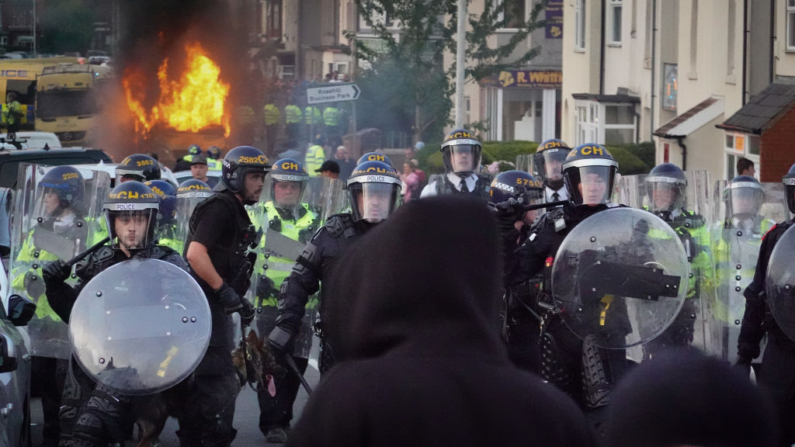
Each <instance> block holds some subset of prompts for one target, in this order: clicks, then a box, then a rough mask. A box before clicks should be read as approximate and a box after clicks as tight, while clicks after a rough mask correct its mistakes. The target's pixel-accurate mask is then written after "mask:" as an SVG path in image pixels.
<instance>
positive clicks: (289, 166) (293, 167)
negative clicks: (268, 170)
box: [282, 161, 298, 171]
mask: <svg viewBox="0 0 795 447" xmlns="http://www.w3.org/2000/svg"><path fill="white" fill-rule="evenodd" d="M282 169H284V170H285V171H291V170H292V171H297V170H298V163H293V162H292V161H285V162H284V163H282Z"/></svg>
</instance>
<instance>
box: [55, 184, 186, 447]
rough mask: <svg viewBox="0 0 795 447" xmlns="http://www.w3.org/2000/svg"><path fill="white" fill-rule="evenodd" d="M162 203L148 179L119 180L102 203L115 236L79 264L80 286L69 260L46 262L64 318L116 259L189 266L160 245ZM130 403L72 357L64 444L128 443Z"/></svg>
mask: <svg viewBox="0 0 795 447" xmlns="http://www.w3.org/2000/svg"><path fill="white" fill-rule="evenodd" d="M158 206H159V204H158V200H157V197H156V196H155V194H154V193H153V192H152V190H151V189H149V188H148V187H147V186H145V185H144V184H142V183H139V182H125V183H122V184H119V185H118V186H116V187H115V188H114V189H113V191H111V192H110V194H108V197H107V198H106V199H105V201H104V203H103V208H104V210H105V220H106V223H107V227H108V229H109V230H110V236H111V241H110V242H109V244H108V245H105V246H103V247H102V248H100V249H99V250H98V251H96V252H94V253H92V254H91V255H89V256H88V257H87V258H86V259H83V260H82V261H80V262H79V263H78V264H77V266H76V267H75V274H76V275H77V277H78V279H79V280H78V283H77V285H75V286H74V287H72V286H70V285H69V284H67V283H66V282H65V280H66V279H67V278H68V277H69V275H70V273H71V267H69V266H68V265H67V264H66V263H65V262H64V261H62V260H58V261H53V262H51V263H49V264H47V266H46V267H45V268H44V271H43V276H44V282H45V285H46V289H47V300H48V301H49V302H50V304H51V305H52V308H53V309H54V310H55V312H57V313H58V315H59V316H60V317H61V318H62V319H63V320H64V321H66V322H68V321H69V316H70V314H71V311H72V306H73V305H74V303H75V300H76V299H77V296H78V294H79V292H80V290H82V288H83V287H84V286H85V284H87V283H88V282H89V281H90V280H91V279H92V278H93V277H94V276H96V275H97V274H99V273H100V272H101V271H103V270H105V269H107V268H108V267H110V266H112V265H114V264H117V263H120V262H122V261H126V260H128V259H144V258H149V259H159V260H162V261H165V262H169V263H171V264H174V265H176V266H178V267H180V268H182V269H184V270H186V271H187V270H188V266H187V264H186V263H185V261H184V260H183V259H182V258H181V257H180V256H179V254H178V253H176V252H175V251H173V250H171V249H170V248H168V247H162V246H158V245H155V237H154V234H155V226H156V221H157V214H158ZM149 280H156V278H149ZM131 406H132V400H131V398H130V396H122V395H119V394H118V393H116V392H114V391H112V390H110V389H107V388H106V387H104V386H103V385H97V384H96V383H95V382H94V381H93V380H91V378H89V377H88V376H87V375H86V374H85V372H83V370H82V369H81V368H80V367H79V366H78V365H77V363H76V361H75V360H74V358H72V359H71V360H70V363H69V368H68V373H67V377H66V383H65V385H64V391H63V396H62V400H61V409H60V419H61V441H60V445H61V446H86V447H88V446H91V447H100V446H102V447H104V446H107V445H108V444H112V443H123V442H124V439H125V434H126V427H127V424H128V423H129V418H130V411H131Z"/></svg>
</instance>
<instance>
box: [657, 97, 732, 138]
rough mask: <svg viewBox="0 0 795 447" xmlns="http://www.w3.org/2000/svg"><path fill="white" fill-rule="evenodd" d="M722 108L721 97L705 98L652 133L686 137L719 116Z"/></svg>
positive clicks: (662, 135)
mask: <svg viewBox="0 0 795 447" xmlns="http://www.w3.org/2000/svg"><path fill="white" fill-rule="evenodd" d="M723 110H724V101H723V98H718V97H714V96H713V97H711V98H707V99H705V100H704V101H701V102H700V103H698V104H697V105H695V106H694V107H692V108H691V109H690V110H688V111H687V112H685V113H683V114H681V115H679V116H677V117H676V118H674V119H672V120H671V121H668V122H667V123H666V124H665V125H664V126H662V127H660V128H659V129H657V130H655V131H654V135H655V136H658V137H663V138H677V137H686V136H688V135H690V134H691V133H693V132H695V131H696V130H698V129H700V128H701V127H703V126H704V125H705V124H707V123H708V122H710V121H712V120H714V119H715V118H717V117H719V116H721V115H722V114H723Z"/></svg>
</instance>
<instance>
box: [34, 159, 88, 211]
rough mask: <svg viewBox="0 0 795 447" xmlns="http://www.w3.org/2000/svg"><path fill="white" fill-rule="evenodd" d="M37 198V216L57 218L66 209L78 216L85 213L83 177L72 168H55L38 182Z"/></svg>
mask: <svg viewBox="0 0 795 447" xmlns="http://www.w3.org/2000/svg"><path fill="white" fill-rule="evenodd" d="M38 196H39V201H40V204H38V205H37V207H36V209H37V210H38V212H37V213H36V215H38V216H46V217H48V218H54V217H59V216H61V215H62V214H63V213H64V211H66V210H67V209H71V210H72V212H74V213H75V214H76V215H79V216H82V215H83V214H84V212H85V211H84V209H83V206H84V205H83V176H82V175H81V174H80V171H78V170H77V169H76V168H73V167H72V166H56V167H54V168H52V169H50V170H49V171H47V173H46V174H44V176H43V177H42V179H41V180H40V181H39V184H38Z"/></svg>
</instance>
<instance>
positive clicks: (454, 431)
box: [288, 197, 595, 447]
mask: <svg viewBox="0 0 795 447" xmlns="http://www.w3.org/2000/svg"><path fill="white" fill-rule="evenodd" d="M500 253H501V252H500V242H499V239H498V232H497V222H496V219H495V217H494V216H493V215H492V214H491V212H490V211H489V210H488V209H487V208H486V207H484V206H483V204H482V202H480V201H478V200H475V199H472V198H456V197H437V198H429V199H425V200H418V201H413V202H410V203H408V204H406V205H404V206H403V207H401V208H400V209H399V210H398V211H397V212H396V213H395V215H394V216H393V217H391V218H390V219H389V220H388V221H387V222H386V223H384V224H382V225H379V226H378V227H377V228H375V229H373V230H372V231H371V232H369V233H368V234H367V235H366V236H364V237H363V238H362V239H361V240H360V241H359V242H357V243H356V244H355V245H353V246H351V247H350V248H349V250H348V251H347V252H346V253H345V255H344V256H343V257H342V258H341V259H340V261H339V264H338V265H340V266H345V267H344V268H340V269H339V270H338V274H337V275H336V276H335V277H333V278H332V279H331V287H329V291H330V294H331V295H332V296H331V298H332V299H330V300H328V302H327V304H328V307H327V317H326V318H327V320H326V321H327V323H328V325H329V329H330V331H329V332H330V336H331V337H333V340H332V343H334V344H335V349H336V351H335V354H336V355H337V360H338V361H339V363H337V364H336V366H335V367H334V369H332V370H331V371H330V372H329V373H328V374H327V375H326V377H325V378H324V381H323V382H322V383H321V385H320V387H319V388H318V389H317V390H316V392H315V393H314V394H313V395H312V397H311V399H310V401H309V402H308V404H307V406H306V408H305V409H304V413H303V415H302V417H301V419H300V420H299V422H298V424H297V426H296V427H295V430H294V431H293V434H292V435H291V437H290V441H289V442H288V445H292V446H314V447H317V446H332V445H333V446H338V445H344V446H346V447H356V446H364V445H367V446H392V445H394V446H406V445H435V446H456V447H458V446H462V445H478V444H480V445H499V446H519V445H522V446H525V445H530V444H532V445H535V446H546V445H549V446H578V447H582V446H591V445H595V440H594V437H593V434H592V433H591V431H590V430H589V428H588V425H587V422H586V421H585V418H584V416H583V415H582V413H581V412H580V410H579V409H578V408H577V406H576V405H575V404H574V402H573V401H572V400H571V399H569V398H568V397H567V396H565V395H564V394H563V393H561V392H559V391H557V390H556V389H555V388H554V387H552V386H551V385H547V384H544V383H543V382H542V381H541V380H540V379H539V378H538V377H537V376H534V375H531V374H529V373H526V372H523V371H521V370H519V369H518V368H516V367H515V366H513V365H512V364H511V362H510V360H509V358H508V355H507V352H506V349H505V347H504V346H503V344H502V343H501V342H500V338H499V331H498V329H497V328H496V327H495V325H494V323H493V322H494V321H495V319H496V318H497V314H498V310H499V306H500V289H501V286H502V282H501V278H502V274H501V272H502V270H501V267H502V266H501V264H502V262H501V256H500Z"/></svg>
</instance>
